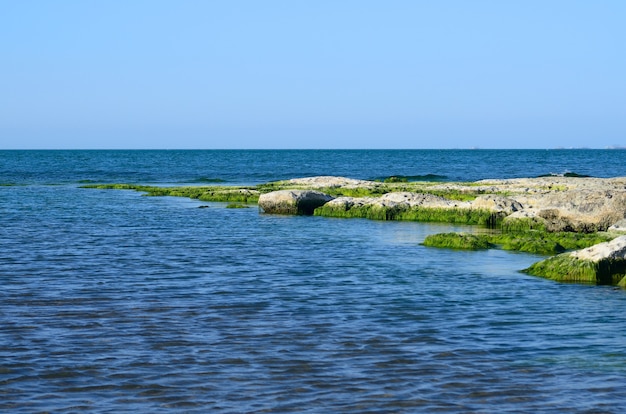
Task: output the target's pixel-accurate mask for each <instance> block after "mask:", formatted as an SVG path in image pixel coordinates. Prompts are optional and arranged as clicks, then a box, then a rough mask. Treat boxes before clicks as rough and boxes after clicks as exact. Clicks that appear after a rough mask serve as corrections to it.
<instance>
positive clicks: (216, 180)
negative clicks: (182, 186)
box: [191, 177, 226, 183]
mask: <svg viewBox="0 0 626 414" xmlns="http://www.w3.org/2000/svg"><path fill="white" fill-rule="evenodd" d="M191 182H192V183H225V182H226V180H222V179H221V178H211V177H200V178H196V179H195V180H192V181H191Z"/></svg>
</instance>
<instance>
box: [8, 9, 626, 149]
mask: <svg viewBox="0 0 626 414" xmlns="http://www.w3.org/2000/svg"><path fill="white" fill-rule="evenodd" d="M0 53H1V54H0V148H4V149H12V148H470V147H480V148H554V147H592V148H604V147H607V146H611V145H620V146H624V145H626V1H623V0H593V1H590V0H585V1H577V0H562V1H561V0H538V1H535V0H524V1H522V0H518V1H514V0H511V1H504V0H492V1H488V0H484V1H481V0H472V1H470V0H458V1H454V0H432V1H430V0H429V1H426V0H424V1H419V0H406V1H401V0H385V1H382V0H381V1H367V0H354V1H351V0H343V1H342V0H315V1H297V0H284V1H274V0H263V1H260V0H249V1H248V0H221V1H217V0H215V1H211V0H195V1H192V0H169V1H164V0H120V1H115V0H100V1H95V0H53V1H52V0H28V1H16V0H0Z"/></svg>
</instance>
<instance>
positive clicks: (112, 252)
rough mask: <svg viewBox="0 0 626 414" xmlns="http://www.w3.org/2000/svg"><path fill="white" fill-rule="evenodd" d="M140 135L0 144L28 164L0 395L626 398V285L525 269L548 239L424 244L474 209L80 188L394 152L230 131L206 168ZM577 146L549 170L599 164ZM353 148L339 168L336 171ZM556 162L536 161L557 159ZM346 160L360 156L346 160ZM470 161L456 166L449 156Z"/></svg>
mask: <svg viewBox="0 0 626 414" xmlns="http://www.w3.org/2000/svg"><path fill="white" fill-rule="evenodd" d="M563 152H564V153H567V151H563ZM0 153H1V154H0V155H3V156H4V155H6V153H7V152H0ZM96 153H99V154H100V155H97V156H96V155H94V154H96ZM141 153H143V152H142V151H139V152H135V153H133V152H119V153H117V152H116V153H114V154H113V155H111V152H106V151H105V152H97V151H96V152H90V151H87V152H83V151H78V152H66V151H61V152H54V151H52V152H41V153H39V152H20V151H18V152H11V154H10V156H9V157H4V158H2V159H1V160H2V161H3V163H2V164H1V165H0V173H2V174H1V175H0V182H2V183H12V184H14V185H11V186H0V224H1V225H0V280H1V281H2V289H0V411H2V412H11V413H33V412H55V413H57V412H60V413H63V412H68V413H69V412H93V413H110V412H131V411H135V412H181V413H183V412H184V413H205V412H223V413H239V412H309V413H327V412H364V413H367V412H377V413H378V412H407V413H408V412H428V413H430V412H494V413H495V412H528V413H536V412H548V413H550V412H554V413H561V412H572V413H590V412H594V413H595V412H615V413H617V412H621V411H622V409H623V407H624V406H626V387H625V385H626V379H625V378H626V356H625V355H626V336H625V334H624V330H623V327H624V326H626V291H623V290H620V289H614V288H611V287H606V286H587V285H574V284H571V285H569V284H558V283H555V282H551V281H547V280H543V279H539V278H534V277H531V276H528V275H525V274H521V273H519V272H518V270H520V269H523V268H525V267H527V266H529V265H530V264H531V263H533V262H535V261H537V260H539V259H540V257H539V256H532V255H528V254H519V253H511V252H504V251H499V250H489V251H482V252H461V251H448V250H441V249H431V248H426V247H423V246H421V245H420V243H421V242H422V241H423V239H424V237H426V235H428V234H432V233H437V232H443V231H450V230H462V229H463V228H462V227H452V226H444V225H433V224H422V223H408V222H376V221H369V220H358V219H349V220H341V219H328V218H321V217H281V216H268V215H260V214H259V213H258V211H257V209H256V208H248V209H227V208H225V205H224V204H220V203H202V202H199V201H194V200H188V199H183V198H170V197H144V196H142V195H141V194H140V193H136V192H133V191H114V190H88V189H81V188H79V187H78V184H79V181H82V180H88V181H102V182H123V181H126V182H139V181H144V180H145V181H150V182H157V183H166V184H167V183H170V184H171V183H178V182H192V181H193V180H196V179H198V177H200V178H202V177H205V178H211V177H212V178H215V177H222V178H224V179H225V181H227V182H231V183H232V182H250V183H252V182H255V181H256V180H261V181H263V180H265V179H266V178H269V179H278V178H281V177H279V176H280V175H282V174H291V173H293V176H305V175H308V174H306V172H311V173H330V174H335V175H347V176H352V177H356V178H363V177H365V176H367V175H368V174H371V175H377V174H380V173H381V172H382V170H383V168H382V167H381V168H380V170H376V171H370V170H368V169H367V165H375V162H374V161H377V162H378V161H380V162H382V161H381V159H382V158H381V157H382V156H383V155H385V152H375V154H374V155H373V156H371V157H373V158H371V157H370V158H368V157H369V155H367V154H366V153H365V152H343V155H342V156H340V155H337V154H335V153H333V152H332V151H331V152H328V153H324V152H311V153H309V155H308V156H307V155H306V154H303V153H306V152H297V151H296V152H294V154H291V155H290V157H295V159H301V160H305V161H306V160H308V161H307V162H309V164H308V166H307V165H304V166H297V165H296V166H294V165H291V166H290V167H289V168H287V167H285V168H286V170H281V169H280V168H279V167H280V166H282V165H285V166H286V165H287V161H285V160H283V158H281V156H280V154H281V153H280V152H279V154H278V155H277V154H272V153H270V152H268V153H267V154H266V155H265V158H263V159H262V160H259V161H258V163H257V164H255V165H254V166H251V165H250V162H251V161H250V160H251V159H254V156H253V155H250V154H249V153H247V152H245V151H244V152H233V153H237V154H239V156H240V157H239V158H240V160H239V164H236V165H230V166H228V168H226V167H225V166H226V162H225V159H226V158H228V157H230V156H231V155H232V154H230V153H228V154H226V153H219V154H221V155H219V156H218V157H217V158H218V159H217V160H216V161H215V162H214V163H213V164H211V163H206V165H209V166H208V167H205V168H204V170H202V169H201V168H200V166H199V165H200V164H202V165H205V164H203V163H204V162H206V160H207V159H206V157H207V155H206V154H205V152H199V153H195V152H193V151H192V152H181V153H182V154H181V153H179V152H174V153H169V152H167V151H165V152H148V155H146V154H143V155H141ZM213 153H214V152H213ZM340 153H341V152H340ZM419 153H420V154H421V156H423V155H424V152H419ZM467 153H472V152H470V151H467V152H464V153H463V154H465V155H462V156H459V155H458V154H457V155H455V154H452V152H450V154H449V156H450V157H461V158H463V157H467V156H468V155H467ZM607 153H610V154H609V155H606V154H607ZM615 153H616V152H601V153H598V154H600V155H599V156H600V158H599V159H598V160H602V159H604V158H603V157H609V158H610V157H614V156H615V155H614V154H615ZM29 154H30V155H29ZM155 154H156V155H155ZM184 154H187V155H184ZM224 154H226V155H228V157H227V156H226V155H224ZM320 154H322V155H324V154H325V155H324V157H326V158H323V157H322V156H321V155H320ZM329 154H330V155H329ZM346 154H347V155H346ZM364 154H365V155H364ZM390 154H392V155H393V153H392V152H390ZM429 154H430V155H428V156H425V157H426V158H425V159H424V161H423V163H422V164H414V163H412V161H411V160H412V157H414V156H415V153H414V152H409V154H408V155H407V154H405V153H401V155H400V158H401V159H404V160H405V161H403V162H404V163H400V164H399V165H401V166H402V167H401V168H398V170H396V171H394V172H393V173H392V174H402V173H404V174H405V175H417V174H429V173H433V174H437V173H439V171H438V170H436V168H435V167H434V166H436V165H438V164H437V160H438V159H439V158H438V155H437V153H436V152H432V153H429ZM495 154H496V155H499V157H500V158H503V159H504V158H507V157H509V159H511V157H513V158H515V157H517V158H515V159H516V160H517V161H516V162H515V163H511V164H508V165H505V166H503V167H502V169H501V170H498V171H499V174H500V175H499V176H495V175H494V176H493V177H495V178H507V177H509V176H515V175H516V174H517V173H520V176H521V169H520V168H519V167H520V165H521V164H522V160H524V159H525V158H524V157H527V154H526V152H522V153H521V155H520V154H517V153H511V152H508V151H505V152H504V153H502V154H498V153H497V152H496V153H495ZM525 154H526V155H525ZM559 154H560V153H559ZM570 154H574V155H572V156H571V157H570V158H569V159H567V158H566V157H565V156H563V158H562V164H558V165H557V166H556V167H555V166H554V165H552V166H553V167H554V168H555V170H554V171H557V172H562V169H566V168H567V169H570V170H572V171H576V172H578V173H585V172H586V171H585V168H589V167H588V165H587V163H582V162H580V160H578V158H577V157H578V155H576V154H579V153H578V152H576V151H574V152H571V153H570ZM387 155H389V154H387ZM387 155H385V156H387ZM212 156H215V154H213V155H212ZM179 157H180V158H179ZM220 157H222V158H220ZM224 157H226V158H224ZM298 157H300V158H298ZM307 157H308V158H307ZM341 157H343V162H342V163H341V165H343V166H344V167H342V168H344V169H343V170H340V171H339V172H335V171H334V170H333V168H338V169H339V167H337V165H339V164H340V162H339V159H340V158H341ZM559 157H561V155H559V156H558V157H557V158H558V159H561V158H559ZM9 158H10V159H9ZM272 158H274V159H275V160H278V161H276V163H277V164H276V165H274V166H273V167H272V164H271V162H270V161H269V160H270V159H272ZM166 159H170V161H169V162H170V163H169V164H167V163H165V160H166ZM235 159H236V158H232V160H231V161H232V162H236V161H235ZM489 159H490V158H489V157H486V158H485V157H484V156H482V155H481V157H478V158H476V156H475V158H473V164H471V165H472V166H471V167H468V168H467V170H468V171H470V170H471V171H474V172H473V173H471V174H474V176H475V177H477V176H479V175H480V174H483V173H484V174H488V173H489V171H490V162H489ZM280 160H282V161H280ZM328 160H330V161H328ZM333 160H334V161H333ZM481 160H482V161H481ZM291 161H293V159H291ZM291 161H290V162H291ZM552 161H554V159H552ZM324 162H327V163H329V165H330V166H331V167H324V165H325V164H324ZM542 162H543V161H541V160H540V161H537V163H535V164H532V165H530V164H529V167H528V168H530V169H533V171H545V170H547V169H548V167H546V166H544V165H542V164H541V163H542ZM163 163H165V164H163ZM164 165H167V166H168V168H164ZM211 165H212V166H211ZM566 165H567V167H565V166H566ZM594 165H596V166H597V165H602V163H600V162H596V163H595V164H594ZM261 166H264V167H261ZM347 166H351V168H352V170H351V171H353V174H344V173H345V172H347V173H349V172H350V171H348V170H349V167H347ZM384 166H387V167H388V166H389V163H388V164H384V163H383V167H384ZM246 168H247V169H248V170H247V171H248V172H247V173H241V172H236V171H244V170H246ZM325 168H328V170H326V169H325ZM494 168H495V167H494ZM507 168H509V169H512V170H511V171H510V172H509V173H506V172H505V171H504V170H506V169H507ZM515 168H517V169H515ZM559 168H561V170H559ZM607 168H608V167H607ZM610 168H617V167H615V166H614V165H613V166H612V167H610ZM610 168H608V169H606V170H600V171H597V172H598V173H599V174H596V175H598V176H602V175H610V174H609V173H610V172H611V171H612V170H611V169H610ZM8 170H11V173H10V174H9V173H7V171H8ZM462 170H463V168H462V166H460V165H458V166H453V167H451V168H450V171H451V172H449V173H448V176H450V177H452V176H456V175H455V174H457V175H458V174H459V173H460V172H461V171H462ZM229 171H230V172H232V174H231V173H230V172H229ZM455 171H456V172H455ZM491 171H492V172H493V171H494V169H493V168H492V169H491ZM548 172H549V171H548ZM229 174H230V175H229ZM467 174H468V175H469V174H470V173H467ZM380 175H382V174H380ZM389 175H391V174H389ZM622 175H626V174H622ZM286 178H291V177H286ZM478 178H480V177H478ZM51 184H54V185H51ZM199 206H209V207H208V208H198V207H199ZM469 230H473V229H469Z"/></svg>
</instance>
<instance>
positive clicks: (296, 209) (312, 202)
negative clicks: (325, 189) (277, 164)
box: [259, 190, 333, 215]
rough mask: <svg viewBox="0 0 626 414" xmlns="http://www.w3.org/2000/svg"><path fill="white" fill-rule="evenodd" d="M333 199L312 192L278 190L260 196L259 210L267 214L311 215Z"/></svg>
mask: <svg viewBox="0 0 626 414" xmlns="http://www.w3.org/2000/svg"><path fill="white" fill-rule="evenodd" d="M332 199H333V197H332V196H329V195H328V194H324V193H321V192H319V191H312V190H280V191H273V192H271V193H267V194H262V195H261V196H260V197H259V208H260V209H261V211H262V212H264V213H267V214H296V215H312V214H313V211H314V210H315V209H316V208H317V207H320V206H323V205H324V204H326V203H327V202H329V201H331V200H332Z"/></svg>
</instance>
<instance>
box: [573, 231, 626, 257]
mask: <svg viewBox="0 0 626 414" xmlns="http://www.w3.org/2000/svg"><path fill="white" fill-rule="evenodd" d="M571 255H572V257H575V258H578V259H580V260H590V261H592V262H596V263H597V262H600V261H602V260H626V236H620V237H617V238H615V239H613V240H611V241H610V242H605V243H599V244H596V245H595V246H591V247H588V248H586V249H582V250H577V251H575V252H572V253H571Z"/></svg>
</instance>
